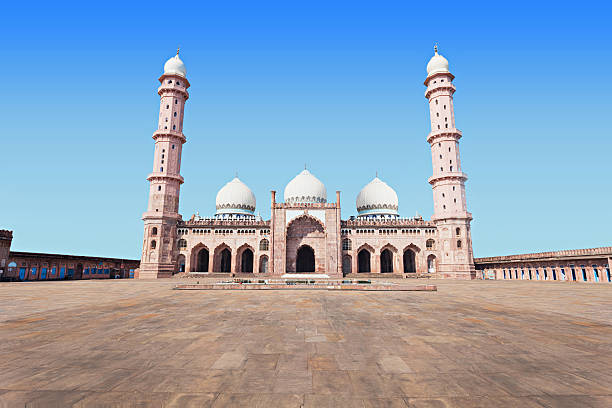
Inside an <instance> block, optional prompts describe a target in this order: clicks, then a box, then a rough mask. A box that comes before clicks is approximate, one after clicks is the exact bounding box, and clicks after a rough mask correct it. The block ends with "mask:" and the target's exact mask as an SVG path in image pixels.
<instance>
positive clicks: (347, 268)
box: [342, 256, 353, 275]
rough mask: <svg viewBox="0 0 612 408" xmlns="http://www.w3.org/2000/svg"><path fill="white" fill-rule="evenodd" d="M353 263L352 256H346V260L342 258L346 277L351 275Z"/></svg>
mask: <svg viewBox="0 0 612 408" xmlns="http://www.w3.org/2000/svg"><path fill="white" fill-rule="evenodd" d="M352 267H353V266H352V262H351V257H350V256H345V257H344V258H342V272H343V273H344V274H345V275H348V274H349V273H351V272H352V271H351V269H352Z"/></svg>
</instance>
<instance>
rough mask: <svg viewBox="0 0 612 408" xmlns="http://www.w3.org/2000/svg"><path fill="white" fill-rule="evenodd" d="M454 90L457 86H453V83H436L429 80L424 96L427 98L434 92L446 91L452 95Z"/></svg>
mask: <svg viewBox="0 0 612 408" xmlns="http://www.w3.org/2000/svg"><path fill="white" fill-rule="evenodd" d="M456 90H457V88H455V85H453V84H452V83H450V82H442V83H436V84H434V83H433V82H430V84H429V86H428V87H427V89H426V90H425V97H426V98H427V99H429V98H430V96H432V94H433V93H436V92H440V93H442V92H446V93H449V94H451V95H452V94H454V93H455V91H456Z"/></svg>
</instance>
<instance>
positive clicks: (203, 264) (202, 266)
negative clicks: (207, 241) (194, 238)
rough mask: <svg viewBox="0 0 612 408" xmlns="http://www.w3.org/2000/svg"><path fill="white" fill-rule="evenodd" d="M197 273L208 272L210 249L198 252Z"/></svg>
mask: <svg viewBox="0 0 612 408" xmlns="http://www.w3.org/2000/svg"><path fill="white" fill-rule="evenodd" d="M197 272H208V249H206V248H202V249H201V250H200V252H198V268H197Z"/></svg>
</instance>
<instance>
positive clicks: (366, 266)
mask: <svg viewBox="0 0 612 408" xmlns="http://www.w3.org/2000/svg"><path fill="white" fill-rule="evenodd" d="M375 253H376V252H375V251H374V248H372V247H371V246H370V245H368V244H363V245H361V246H360V247H359V249H358V250H357V272H358V273H370V272H372V259H371V258H372V254H375Z"/></svg>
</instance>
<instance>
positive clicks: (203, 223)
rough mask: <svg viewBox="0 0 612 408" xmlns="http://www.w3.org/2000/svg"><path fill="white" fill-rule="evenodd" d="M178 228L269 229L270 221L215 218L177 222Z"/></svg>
mask: <svg viewBox="0 0 612 408" xmlns="http://www.w3.org/2000/svg"><path fill="white" fill-rule="evenodd" d="M178 227H262V228H269V227H270V221H269V220H268V221H264V220H220V219H216V218H201V219H199V220H195V219H191V220H188V221H182V220H181V221H179V222H178Z"/></svg>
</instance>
